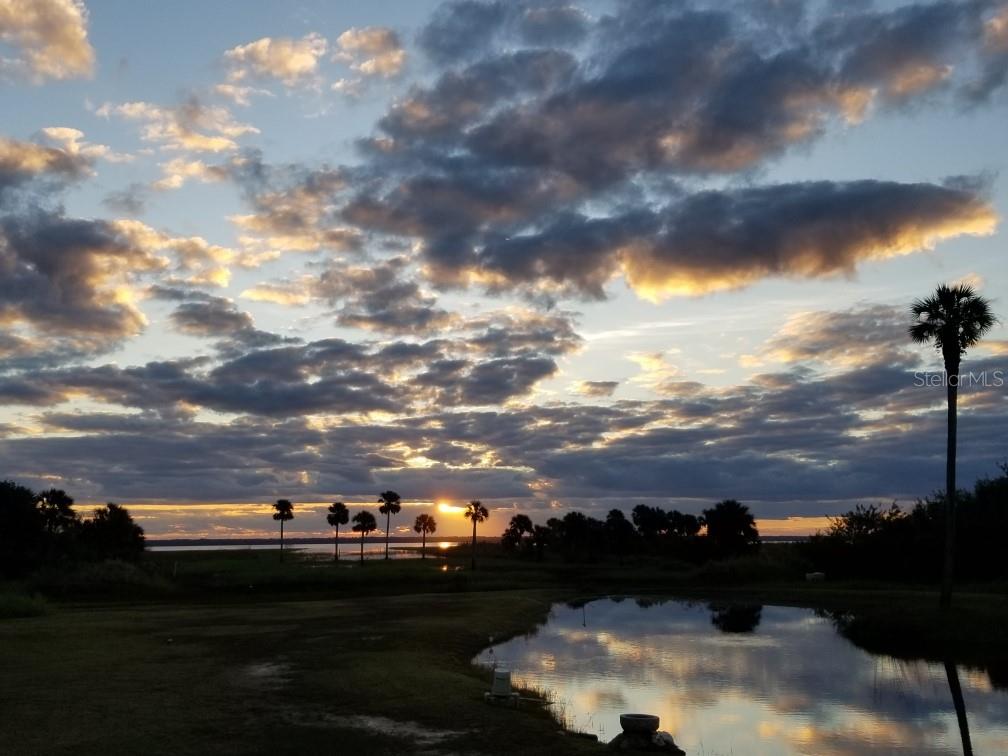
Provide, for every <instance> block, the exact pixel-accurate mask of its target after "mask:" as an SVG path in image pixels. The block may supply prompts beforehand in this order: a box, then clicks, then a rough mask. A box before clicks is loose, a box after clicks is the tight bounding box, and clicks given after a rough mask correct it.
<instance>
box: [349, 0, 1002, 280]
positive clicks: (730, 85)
mask: <svg viewBox="0 0 1008 756" xmlns="http://www.w3.org/2000/svg"><path fill="white" fill-rule="evenodd" d="M574 17H576V18H577V19H578V22H579V24H580V25H581V27H580V28H588V27H585V25H588V26H589V27H590V29H591V31H590V33H588V34H587V36H583V35H575V36H578V38H582V36H583V38H584V40H586V41H585V45H584V47H583V48H579V49H578V52H577V54H575V53H574V52H571V51H569V50H561V49H553V48H550V47H542V46H537V47H535V48H531V49H522V47H521V44H522V42H521V33H520V32H518V31H516V29H518V28H519V27H520V26H521V25H522V24H523V23H526V22H530V19H541V20H544V23H545V20H546V19H552V20H558V19H562V18H567V19H568V20H570V19H572V18H574ZM998 19H1000V16H993V15H991V13H990V12H988V10H987V9H986V6H985V5H983V4H957V3H947V2H946V3H942V2H939V3H933V4H930V5H907V6H903V7H897V8H888V9H886V10H876V9H873V8H871V7H866V6H863V5H860V6H857V7H846V6H845V8H844V9H840V10H834V9H819V10H812V9H810V10H808V11H807V12H805V11H804V10H803V9H802V8H799V7H798V6H796V5H795V4H794V3H787V4H781V5H780V7H775V8H774V9H773V11H772V12H769V11H768V12H763V11H759V12H757V11H754V10H753V9H752V8H751V7H750V6H748V5H746V6H738V7H732V6H726V7H719V8H716V9H711V8H703V7H700V6H697V5H694V4H690V3H646V2H629V3H624V4H623V5H622V6H621V7H620V12H619V13H618V14H613V15H603V16H601V17H599V18H598V19H597V20H596V21H590V20H588V18H587V16H585V15H584V14H583V13H582V12H581V11H580V10H578V9H576V8H572V7H568V6H565V5H560V4H551V3H546V4H542V5H536V6H533V5H530V4H524V3H522V4H500V3H476V2H457V3H448V4H446V5H443V6H442V7H441V8H440V9H439V10H438V11H437V13H436V14H435V17H434V18H433V20H432V21H431V23H430V24H429V25H428V26H427V27H426V28H425V29H424V31H423V32H422V33H421V37H420V39H421V43H422V44H423V45H424V46H425V47H426V48H427V49H428V52H429V53H430V54H431V55H432V57H433V58H434V60H435V61H438V62H440V63H442V64H445V65H448V64H451V65H449V66H448V67H447V68H446V69H445V70H444V71H443V72H442V73H441V74H440V76H439V77H438V78H437V79H435V80H434V82H433V83H431V84H430V85H429V86H418V87H414V88H413V89H412V90H411V91H410V93H409V94H408V95H407V96H406V97H405V98H404V99H403V100H401V101H400V102H398V103H396V104H395V105H393V107H392V109H391V110H390V111H389V112H388V114H387V115H386V116H385V117H384V118H382V119H381V120H379V122H378V125H377V126H378V132H377V134H376V135H375V137H373V138H372V139H370V140H367V141H365V142H364V143H363V145H364V154H365V157H366V158H367V162H366V163H365V164H364V166H361V167H359V168H358V169H356V170H357V171H358V173H359V174H360V175H362V176H363V175H368V172H370V180H369V181H364V182H362V183H360V184H359V185H357V187H355V189H356V191H355V194H354V196H352V197H351V198H350V199H349V201H348V202H346V203H345V205H344V206H343V208H342V211H341V213H340V218H341V219H342V220H343V221H344V222H347V223H350V224H353V225H355V226H358V227H360V228H362V229H364V230H365V231H368V232H371V233H377V234H384V235H390V236H393V237H408V238H414V239H418V240H419V241H420V242H421V243H422V254H423V256H424V259H425V261H426V263H427V267H426V268H425V272H426V273H427V274H428V275H429V276H430V277H431V280H432V281H434V282H435V283H436V284H438V285H439V286H470V285H479V286H482V287H484V288H486V289H488V290H491V291H500V290H504V289H510V288H515V287H518V288H522V289H526V290H530V289H531V290H533V291H534V292H537V293H538V294H540V295H543V294H544V292H545V293H546V295H548V296H554V295H569V294H572V293H573V294H578V295H581V296H589V297H595V298H599V297H602V296H604V289H605V285H606V283H607V282H608V281H609V280H610V279H611V278H612V277H613V276H614V275H616V274H618V273H621V272H622V273H623V274H624V275H626V277H627V278H628V280H629V282H630V284H631V285H632V286H634V287H635V288H637V289H639V290H642V291H643V292H644V293H645V294H646V295H652V294H654V293H655V292H665V293H674V292H681V291H709V290H712V289H718V288H724V287H726V286H741V285H747V284H749V283H751V282H753V281H755V280H757V279H759V278H762V277H765V276H777V275H784V276H800V277H806V276H820V275H825V274H831V273H837V272H841V273H850V272H852V271H853V270H855V269H856V267H857V265H858V264H859V263H860V262H862V261H864V260H867V259H875V258H878V257H883V256H887V255H889V254H895V253H908V252H913V251H916V250H919V249H922V248H925V247H927V246H929V245H930V244H931V243H933V242H935V241H938V240H940V239H943V238H947V237H950V236H955V235H957V234H960V233H988V232H990V230H991V229H992V228H993V222H994V216H993V212H992V211H991V210H990V208H989V207H988V206H987V205H986V203H985V202H984V201H983V199H982V198H981V195H980V194H979V193H978V192H976V191H969V190H966V189H963V188H960V189H961V192H962V193H959V194H957V193H956V192H955V190H954V188H953V187H952V186H937V185H935V186H928V185H914V186H907V185H899V184H896V183H895V182H884V181H879V182H857V181H855V182H850V183H848V184H836V183H834V184H830V183H828V182H819V183H816V184H795V185H784V186H767V187H757V188H753V189H745V190H738V189H734V190H731V189H730V190H722V191H707V192H699V193H696V194H693V195H689V194H688V193H687V192H686V191H684V190H683V189H682V188H681V187H679V186H676V185H675V184H673V185H672V186H673V193H672V196H670V195H669V191H668V187H669V181H670V180H673V179H674V178H675V177H679V178H681V179H682V180H683V181H688V180H695V179H697V178H704V177H707V176H709V175H711V174H737V173H740V172H749V171H751V170H753V169H757V168H759V167H761V166H763V165H765V164H766V163H767V161H769V160H771V159H773V158H774V157H776V156H778V155H780V154H782V153H784V152H785V151H787V150H789V149H791V148H792V147H794V146H797V145H802V144H807V143H809V142H811V141H813V140H815V139H817V138H819V137H820V136H821V135H823V134H824V133H825V132H826V131H827V130H828V129H829V128H830V127H831V124H834V123H838V122H839V123H846V124H855V123H857V122H859V121H860V120H863V119H864V118H866V117H868V116H869V115H871V113H872V110H873V107H874V106H876V105H883V106H884V105H887V104H892V105H899V106H904V105H907V104H911V103H916V102H925V101H927V100H928V98H932V97H933V96H935V95H936V93H938V92H939V91H940V90H942V89H952V90H954V91H957V92H960V93H962V92H965V91H967V89H968V88H969V87H970V86H974V85H976V83H977V80H976V77H975V76H974V74H975V72H976V70H978V68H979V69H983V68H984V66H985V65H986V64H985V61H988V60H993V58H992V57H991V56H992V55H994V52H993V51H994V50H999V51H1000V50H1001V47H1002V40H1001V37H1002V36H1005V35H1004V34H1003V33H1002V31H1000V26H998V24H1000V21H999V20H998ZM467 32H472V33H471V34H470V33H467ZM561 36H562V35H561ZM1006 38H1008V37H1006ZM526 41H527V40H526ZM541 44H546V43H545V42H543V43H541ZM516 45H517V46H516ZM1003 46H1004V47H1005V49H1008V42H1005V43H1004V45H1003ZM994 57H997V56H996V55H994ZM985 75H986V74H985ZM857 202H864V203H866V204H867V207H868V217H867V218H865V219H864V221H863V222H862V221H860V220H858V219H857V218H855V217H853V208H854V205H855V203H857ZM917 203H919V204H920V205H922V206H924V207H928V208H936V209H937V214H933V215H932V216H930V217H928V213H927V212H920V213H918V212H915V211H914V209H913V206H914V205H915V204H917ZM890 207H891V209H890ZM708 213H709V214H712V215H713V216H715V217H717V219H718V221H717V222H714V221H710V222H708V221H707V215H706V214H708ZM757 215H762V216H765V217H769V218H770V221H769V222H768V223H767V224H766V225H765V226H764V224H763V223H761V222H760V221H758V220H757ZM793 219H797V227H796V229H795V230H793V231H792V230H791V228H790V227H791V225H792V223H791V221H792V220H793ZM719 224H722V225H723V228H719V227H718V225H719ZM831 224H835V225H837V226H838V227H841V229H842V232H841V234H840V239H838V240H837V241H836V242H832V241H830V240H829V239H827V237H828V235H829V234H828V233H826V232H825V231H823V230H822V229H825V228H827V227H829V226H830V225H831ZM747 234H748V235H751V237H752V240H751V241H746V240H745V238H744V237H746V235H747ZM701 259H703V260H704V262H703V263H701ZM707 260H710V261H711V262H710V263H709V264H708V263H707V262H706V261H707Z"/></svg>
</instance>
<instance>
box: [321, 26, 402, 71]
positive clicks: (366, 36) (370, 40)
mask: <svg viewBox="0 0 1008 756" xmlns="http://www.w3.org/2000/svg"><path fill="white" fill-rule="evenodd" d="M336 44H337V46H338V47H339V48H340V52H339V53H337V54H336V58H337V59H338V60H345V61H347V62H349V63H350V67H351V68H352V69H353V70H354V71H357V72H359V73H360V74H362V75H364V76H381V77H384V78H389V77H392V76H397V75H398V74H399V73H400V72H401V71H402V69H403V65H404V64H405V63H406V51H405V50H404V49H403V47H402V43H401V42H400V41H399V35H397V34H396V33H395V32H394V31H393V30H392V29H388V28H386V27H384V26H366V27H363V28H353V29H347V30H346V31H345V32H343V33H342V34H340V35H339V37H337V38H336Z"/></svg>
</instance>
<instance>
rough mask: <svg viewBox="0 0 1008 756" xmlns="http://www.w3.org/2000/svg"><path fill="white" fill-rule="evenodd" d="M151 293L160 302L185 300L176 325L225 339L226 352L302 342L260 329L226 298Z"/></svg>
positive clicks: (197, 293) (174, 321)
mask: <svg viewBox="0 0 1008 756" xmlns="http://www.w3.org/2000/svg"><path fill="white" fill-rule="evenodd" d="M150 293H151V294H152V295H153V296H155V297H157V298H159V299H166V300H169V301H180V300H181V302H180V304H179V305H178V306H177V307H176V308H175V310H174V311H173V312H172V313H171V315H170V316H169V318H170V320H171V323H172V325H173V326H174V327H175V328H176V329H177V330H178V331H180V332H181V333H185V334H187V335H190V336H196V337H201V338H218V339H221V341H219V342H218V347H219V348H220V349H222V350H223V351H228V352H234V351H235V350H236V349H239V348H241V349H258V348H263V347H269V346H275V345H277V344H281V343H283V342H284V341H292V342H296V341H299V339H284V338H283V337H281V336H278V335H276V334H272V333H268V332H266V331H262V330H259V329H258V328H256V327H255V322H254V321H253V320H252V316H251V315H249V314H248V313H247V312H244V311H242V310H239V309H238V307H237V306H236V305H235V303H234V302H232V301H231V300H229V299H226V298H224V297H215V296H212V295H209V294H205V293H203V292H200V291H191V290H185V289H174V288H166V287H159V286H155V287H152V288H151V292H150Z"/></svg>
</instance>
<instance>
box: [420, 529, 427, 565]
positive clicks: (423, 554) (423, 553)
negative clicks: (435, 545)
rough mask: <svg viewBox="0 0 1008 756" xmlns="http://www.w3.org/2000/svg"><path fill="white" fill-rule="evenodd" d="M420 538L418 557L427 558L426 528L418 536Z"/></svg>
mask: <svg viewBox="0 0 1008 756" xmlns="http://www.w3.org/2000/svg"><path fill="white" fill-rule="evenodd" d="M420 538H421V541H420V543H421V545H420V558H421V559H426V558H427V531H426V530H425V531H423V534H422V535H421V536H420Z"/></svg>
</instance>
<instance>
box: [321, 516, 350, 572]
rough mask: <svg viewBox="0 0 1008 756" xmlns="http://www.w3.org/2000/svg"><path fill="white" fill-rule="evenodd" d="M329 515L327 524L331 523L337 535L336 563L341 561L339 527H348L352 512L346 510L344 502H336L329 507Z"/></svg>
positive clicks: (333, 553) (333, 556)
mask: <svg viewBox="0 0 1008 756" xmlns="http://www.w3.org/2000/svg"><path fill="white" fill-rule="evenodd" d="M328 512H329V514H327V515H326V522H328V523H329V525H330V527H333V528H336V535H335V537H334V538H333V547H332V558H333V560H334V561H338V560H339V526H340V525H346V524H347V523H348V522H350V510H348V509H347V508H346V504H344V503H343V502H342V501H334V502H333V503H332V504H330V505H329V510H328Z"/></svg>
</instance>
